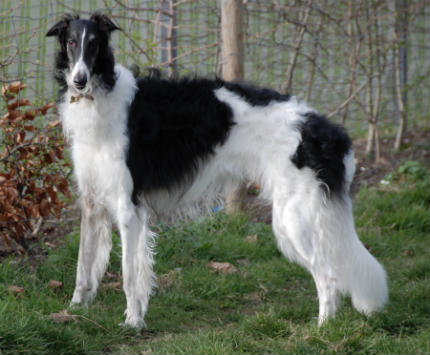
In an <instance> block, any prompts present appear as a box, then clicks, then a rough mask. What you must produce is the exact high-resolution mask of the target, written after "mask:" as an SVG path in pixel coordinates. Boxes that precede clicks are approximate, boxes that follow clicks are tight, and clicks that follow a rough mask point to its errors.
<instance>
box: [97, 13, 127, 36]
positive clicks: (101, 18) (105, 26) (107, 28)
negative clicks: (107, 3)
mask: <svg viewBox="0 0 430 355" xmlns="http://www.w3.org/2000/svg"><path fill="white" fill-rule="evenodd" d="M90 20H91V21H94V22H96V23H97V26H98V27H99V30H100V31H103V32H107V33H111V32H113V31H115V30H121V28H119V27H118V26H117V25H116V24H114V23H113V22H112V20H111V19H110V18H109V17H107V16H106V15H104V14H102V13H100V12H96V13H94V14H93V15H92V16H91V18H90Z"/></svg>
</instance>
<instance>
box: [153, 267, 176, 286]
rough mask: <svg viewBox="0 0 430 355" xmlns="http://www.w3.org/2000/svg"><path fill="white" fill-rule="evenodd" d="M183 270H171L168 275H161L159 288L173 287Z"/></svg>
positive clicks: (158, 282)
mask: <svg viewBox="0 0 430 355" xmlns="http://www.w3.org/2000/svg"><path fill="white" fill-rule="evenodd" d="M180 272H181V268H176V269H173V270H170V271H169V272H168V273H167V274H163V275H160V276H159V277H158V280H157V284H158V287H159V288H169V287H171V286H173V284H174V283H175V281H176V279H177V275H178V274H180Z"/></svg>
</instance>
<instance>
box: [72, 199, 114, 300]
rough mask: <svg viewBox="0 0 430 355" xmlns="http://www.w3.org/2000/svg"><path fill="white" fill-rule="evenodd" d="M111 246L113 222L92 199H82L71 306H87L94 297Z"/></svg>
mask: <svg viewBox="0 0 430 355" xmlns="http://www.w3.org/2000/svg"><path fill="white" fill-rule="evenodd" d="M111 247H112V236H111V222H110V220H109V216H108V213H107V211H106V210H105V209H104V208H103V207H101V206H99V205H96V204H94V201H93V200H92V198H91V197H89V196H83V197H82V199H81V236H80V241H79V255H78V266H77V272H76V287H75V291H74V293H73V298H72V301H71V306H74V305H78V304H82V305H83V306H87V305H88V302H90V301H91V300H92V299H93V298H94V296H95V294H96V292H97V287H98V284H99V282H100V280H101V278H102V277H103V275H104V273H105V271H106V266H107V264H108V262H109V255H110V250H111Z"/></svg>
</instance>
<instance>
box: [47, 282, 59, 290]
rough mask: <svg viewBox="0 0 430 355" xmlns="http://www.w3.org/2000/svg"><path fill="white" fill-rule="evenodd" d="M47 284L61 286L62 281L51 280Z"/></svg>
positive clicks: (55, 286)
mask: <svg viewBox="0 0 430 355" xmlns="http://www.w3.org/2000/svg"><path fill="white" fill-rule="evenodd" d="M48 286H49V288H52V289H57V288H61V287H63V283H62V282H61V281H57V280H51V281H49V284H48Z"/></svg>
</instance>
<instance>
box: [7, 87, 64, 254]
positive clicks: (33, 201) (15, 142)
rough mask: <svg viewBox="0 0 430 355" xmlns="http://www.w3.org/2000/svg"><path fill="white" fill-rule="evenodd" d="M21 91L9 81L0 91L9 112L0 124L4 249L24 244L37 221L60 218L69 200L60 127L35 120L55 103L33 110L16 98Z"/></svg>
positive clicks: (25, 102) (52, 108)
mask: <svg viewBox="0 0 430 355" xmlns="http://www.w3.org/2000/svg"><path fill="white" fill-rule="evenodd" d="M25 87H26V85H25V84H23V83H22V82H13V83H11V84H9V85H3V86H2V90H1V96H2V98H3V100H4V103H5V105H4V106H5V107H6V110H7V111H6V113H5V114H4V115H3V116H2V117H1V119H0V138H1V140H2V142H1V145H0V238H2V239H3V243H4V245H5V246H6V247H7V248H10V245H11V241H12V239H13V240H14V241H16V242H17V243H18V244H21V245H25V241H26V239H27V238H29V236H30V235H31V232H32V231H33V225H34V223H35V221H37V220H39V219H40V218H46V217H49V216H59V214H60V212H61V210H62V209H63V207H64V201H65V199H66V198H69V197H70V190H69V181H68V179H67V175H66V172H70V163H68V162H67V161H66V160H65V159H64V157H63V147H64V145H63V141H62V135H61V134H60V132H59V129H58V126H59V122H58V121H56V122H51V123H49V124H47V125H46V127H44V128H40V126H41V124H40V123H39V124H38V123H37V122H36V121H38V120H35V119H36V118H39V119H40V118H43V116H45V115H47V114H48V112H49V111H50V110H51V111H52V110H55V104H54V103H47V104H46V105H44V106H42V107H35V106H34V105H33V104H32V103H31V102H30V101H29V100H27V99H24V98H21V97H20V92H21V91H22V90H23V89H24V88H25Z"/></svg>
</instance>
